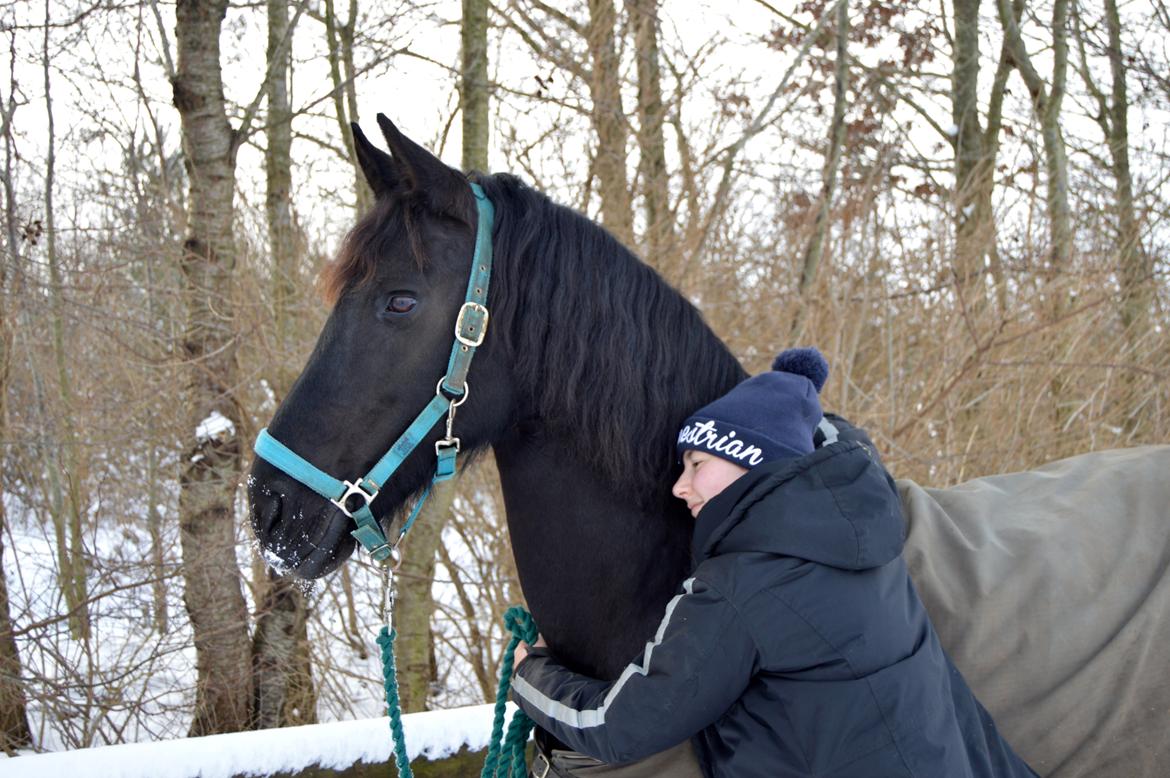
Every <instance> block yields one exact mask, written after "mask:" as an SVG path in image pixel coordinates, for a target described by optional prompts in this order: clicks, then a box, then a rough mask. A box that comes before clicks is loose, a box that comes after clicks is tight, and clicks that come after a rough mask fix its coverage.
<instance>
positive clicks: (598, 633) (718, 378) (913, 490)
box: [249, 116, 1170, 778]
mask: <svg viewBox="0 0 1170 778" xmlns="http://www.w3.org/2000/svg"><path fill="white" fill-rule="evenodd" d="M378 123H379V124H380V125H381V127H382V131H383V133H384V134H385V136H386V141H387V143H388V144H389V146H390V150H391V154H386V153H384V152H381V151H379V150H378V149H376V148H375V147H374V146H373V145H371V144H370V143H369V142H368V141H367V140H366V139H365V137H364V136H363V135H362V134H361V131H360V130H358V128H357V127H355V128H354V134H355V140H356V145H357V149H358V154H359V159H360V161H361V165H362V169H363V170H364V172H365V175H366V179H367V180H368V181H369V183H370V185H371V186H372V187H373V189H374V192H375V193H376V195H377V199H376V203H375V205H374V207H373V208H372V209H371V211H370V213H369V214H367V215H366V216H365V217H364V218H363V219H362V220H361V221H360V222H359V223H358V224H357V226H356V227H354V229H353V230H352V231H351V233H350V234H349V236H348V237H347V239H346V242H345V245H344V247H343V249H342V251H341V255H340V257H339V258H338V261H337V262H336V263H334V265H333V266H332V267H331V270H330V271H329V272H328V273H327V276H326V278H325V282H326V287H327V290H328V291H329V292H330V296H331V297H332V298H333V300H334V302H335V305H334V309H333V311H332V313H331V315H330V317H329V320H328V321H327V322H326V324H325V328H324V330H323V332H322V333H321V336H320V338H319V340H318V342H317V347H316V349H315V350H314V352H313V354H312V356H311V357H310V359H309V363H308V365H307V366H306V367H305V370H304V372H303V373H302V374H301V376H300V378H299V379H298V380H297V382H296V384H295V386H294V387H293V389H292V391H291V392H290V393H289V395H288V397H287V398H286V399H285V401H284V403H283V404H282V405H281V407H280V409H279V410H278V411H277V413H276V416H275V418H274V419H273V420H272V423H271V424H270V425H269V431H270V433H271V434H272V435H273V436H274V437H275V438H276V439H277V440H279V441H281V442H282V443H284V444H285V445H286V446H288V447H289V448H291V449H292V450H293V451H295V452H297V453H298V454H300V455H301V456H303V457H305V458H307V459H308V460H309V461H311V462H312V463H313V464H315V465H316V466H317V467H319V468H321V469H322V470H324V471H326V472H327V473H331V474H332V475H334V476H337V477H343V478H351V479H353V478H357V477H358V476H360V475H362V474H363V473H366V472H367V471H368V470H369V469H370V467H371V466H372V465H373V463H374V462H375V461H376V460H377V459H378V458H379V457H380V456H381V455H382V454H383V453H384V452H385V451H386V449H387V448H388V447H389V445H390V443H391V442H392V441H394V440H395V439H396V438H398V436H399V435H400V434H401V433H402V431H403V430H404V429H405V428H406V427H407V425H408V424H409V423H410V422H411V420H413V419H414V417H415V416H416V414H418V413H419V412H420V411H421V410H422V409H423V407H424V406H425V405H426V404H427V403H428V402H430V401H431V400H432V398H434V396H435V392H436V383H437V382H438V380H439V379H440V378H441V377H442V376H443V375H444V374H445V373H446V366H447V359H448V354H449V353H450V351H451V342H452V338H453V336H454V328H455V322H456V318H457V312H458V311H459V309H460V306H461V304H462V303H463V300H464V291H465V287H466V284H467V279H468V271H469V269H470V263H471V257H472V254H473V247H474V244H475V227H476V223H477V222H476V219H477V215H476V207H475V205H474V200H473V194H472V190H471V188H470V186H469V184H468V181H467V179H466V178H465V177H464V176H463V175H462V174H461V173H459V172H457V171H455V170H452V169H451V168H448V167H447V166H445V165H443V164H442V163H441V162H440V161H439V160H438V159H436V158H435V157H434V156H432V155H431V154H430V153H428V152H427V151H426V150H424V149H422V148H420V147H419V146H417V145H416V144H414V143H412V142H411V141H410V140H409V139H407V138H406V137H404V136H403V135H402V134H401V133H400V132H398V130H397V129H396V128H395V127H394V125H392V124H391V123H390V122H389V121H388V120H386V119H385V118H384V117H382V116H379V117H378ZM474 180H475V181H476V182H477V183H478V184H480V185H481V186H482V188H483V189H484V191H485V192H486V193H487V196H488V197H489V198H490V200H491V201H492V202H493V203H494V205H495V209H496V221H495V230H494V235H493V240H492V244H493V247H494V250H495V257H496V260H495V265H496V267H495V272H494V274H493V278H492V280H491V284H490V287H489V295H488V308H489V309H490V311H491V321H490V324H489V327H488V332H487V338H486V340H485V341H484V343H483V345H482V346H481V347H480V348H479V349H478V352H477V355H476V357H475V361H474V363H473V365H472V367H471V372H470V374H469V376H468V385H469V386H470V394H469V396H468V399H467V402H466V404H465V405H464V406H463V407H462V408H461V409H460V410H459V413H458V415H457V418H456V423H455V429H454V434H455V435H457V436H458V437H459V438H461V440H462V442H463V446H464V449H465V450H469V451H471V452H474V451H476V450H480V451H482V450H484V449H485V448H486V447H487V446H489V445H490V446H492V448H493V449H494V450H495V454H496V460H497V463H498V466H499V471H500V478H501V481H502V484H503V489H504V499H505V504H506V509H507V514H508V516H507V518H508V528H509V532H510V534H511V538H512V547H513V551H514V553H515V557H516V564H517V568H518V570H519V573H520V579H521V580H520V582H521V586H522V587H523V590H524V594H525V597H526V599H527V600H528V605H529V607H530V608H531V610H532V612H533V614H534V616H535V617H536V621H537V623H538V624H539V625H540V627H541V630H542V632H543V633H544V635H545V637H546V639H547V640H548V642H549V644H550V645H551V646H552V647H553V649H554V650H555V651H556V653H557V655H558V657H560V658H562V659H563V660H564V661H565V663H566V664H567V665H569V666H570V667H572V668H573V669H575V670H577V671H579V672H583V673H587V674H589V675H592V676H594V677H598V678H614V677H616V676H617V675H618V673H619V672H620V671H621V669H622V668H623V667H624V666H625V664H626V663H627V662H628V661H630V660H631V659H632V658H634V657H635V656H636V655H637V654H638V652H639V651H640V650H641V648H642V646H643V642H644V641H645V640H646V639H647V638H648V637H649V636H650V635H652V634H653V632H654V629H655V627H656V626H657V624H658V621H659V619H660V618H661V614H662V611H663V609H664V606H665V603H666V602H667V600H669V598H670V597H671V596H672V595H673V594H674V593H675V591H676V587H677V586H678V585H679V583H680V582H681V581H682V579H683V577H684V575H685V574H686V573H687V571H688V569H689V567H690V549H689V540H690V536H691V529H692V519H691V517H690V515H689V514H688V513H687V512H686V510H685V508H684V506H683V504H682V503H681V502H679V501H678V500H675V499H674V498H673V497H671V495H670V491H669V489H670V485H671V484H672V482H673V481H674V478H675V476H676V474H677V471H676V465H675V462H674V457H673V454H672V452H673V444H674V437H675V435H676V433H677V430H678V428H679V426H680V424H681V422H682V421H683V420H684V419H685V418H686V416H687V415H688V414H689V413H690V412H691V411H693V410H694V409H695V408H698V407H700V406H701V405H704V404H706V403H707V402H710V401H711V400H713V399H714V398H716V397H718V396H720V395H722V394H723V393H725V392H726V391H727V390H729V389H730V388H731V387H733V386H734V385H735V384H736V383H738V382H739V381H741V380H743V378H745V373H744V371H743V370H742V368H741V367H740V365H739V364H738V363H737V362H736V360H735V358H734V357H733V356H732V355H731V354H730V353H729V352H728V350H727V349H726V348H725V347H724V345H723V344H722V343H721V342H720V341H719V339H718V338H716V337H715V335H714V333H713V332H711V330H710V329H709V328H708V327H707V326H706V325H705V324H704V323H703V321H702V319H701V318H700V316H699V314H698V312H697V311H696V310H695V309H694V307H693V306H691V305H690V304H689V303H688V302H687V301H686V300H685V299H683V298H682V296H680V295H679V294H678V293H677V292H676V291H674V290H673V289H671V288H670V287H669V286H668V285H667V284H666V283H665V282H664V281H663V280H662V279H661V278H660V277H659V276H658V275H657V274H656V273H655V272H654V271H653V270H651V269H650V268H649V267H647V266H646V265H645V264H643V263H642V262H640V261H639V260H638V259H637V258H636V257H635V256H634V255H633V254H632V253H630V252H629V251H628V250H626V249H625V248H624V247H622V246H621V244H619V243H618V242H617V241H616V240H615V239H614V238H612V237H611V236H610V235H608V234H607V233H606V232H605V231H604V230H602V229H601V228H600V227H598V226H596V225H595V224H593V223H592V222H590V221H589V220H587V219H585V218H584V217H582V216H581V215H579V214H577V213H574V212H573V211H571V210H569V209H567V208H563V207H561V206H558V205H555V204H554V203H552V202H550V201H549V200H548V198H546V197H544V196H543V195H541V194H540V193H538V192H536V191H533V190H532V189H531V188H529V187H527V186H525V185H524V184H522V183H521V182H520V181H519V180H517V179H516V178H514V177H512V176H509V175H493V176H475V177H474ZM833 421H834V422H835V423H836V422H840V420H839V419H836V418H835V417H834V419H833ZM438 426H439V427H442V424H440V425H438ZM838 430H840V431H841V435H842V437H845V436H847V435H852V434H857V435H861V434H863V433H861V432H860V431H857V430H853V429H851V428H849V427H848V426H847V425H840V426H839V427H834V431H833V434H836V432H837V431H838ZM444 431H445V430H441V429H438V428H437V429H435V430H433V431H432V432H431V433H430V435H429V436H428V437H427V438H426V439H425V440H424V441H423V442H422V444H421V445H420V446H418V447H417V448H416V449H415V451H414V453H413V454H411V455H410V456H409V457H407V458H406V460H405V461H404V462H403V464H402V466H401V467H400V468H399V469H398V471H397V472H396V473H395V474H394V476H393V478H392V479H391V481H390V483H388V484H384V485H383V488H382V491H381V492H380V493H379V495H378V497H377V499H376V500H374V502H373V504H372V506H371V507H372V509H373V511H374V514H375V515H376V516H379V517H381V518H383V519H385V520H386V521H384V523H387V522H388V519H387V517H390V516H393V515H395V514H396V513H397V512H398V510H399V509H400V508H401V507H402V506H403V505H404V504H405V503H407V502H408V501H409V500H410V498H411V497H412V496H414V495H415V494H417V493H418V492H420V491H421V490H422V489H423V488H424V487H425V486H426V484H427V483H428V482H429V480H430V478H431V475H432V473H433V472H434V467H435V457H434V453H433V452H434V447H433V444H434V442H435V441H437V440H438V439H439V437H440V435H441V434H442V432H444ZM825 442H830V441H829V439H828V438H826V440H825ZM473 455H474V454H473ZM1167 463H1170V447H1168V446H1162V447H1149V448H1147V449H1132V450H1121V451H1105V452H1094V453H1091V454H1086V455H1082V456H1081V457H1075V458H1072V459H1069V460H1064V461H1062V462H1057V463H1052V464H1051V465H1047V466H1045V467H1044V468H1040V469H1039V470H1036V471H1033V472H1026V473H1016V474H1007V475H1002V476H993V477H988V478H984V479H977V480H976V481H973V482H970V483H968V484H962V485H960V486H958V487H955V488H954V489H950V490H946V489H944V490H938V489H922V488H921V487H919V486H918V485H916V484H913V483H912V482H907V481H900V482H899V487H900V489H901V490H902V492H903V504H904V508H905V509H906V515H907V539H906V551H905V554H906V559H907V562H908V563H909V565H910V568H911V572H912V574H914V577H915V580H916V585H917V587H918V588H919V591H920V593H921V594H922V596H923V600H924V602H925V603H926V606H927V609H928V611H929V612H930V614H931V619H932V620H933V621H934V622H935V625H936V627H937V628H938V630H939V634H940V635H941V636H942V639H943V645H944V646H945V647H946V649H947V651H948V652H950V653H951V655H952V657H953V658H954V659H955V662H956V664H957V665H958V666H959V667H960V668H961V669H962V671H963V673H964V674H965V675H966V676H967V678H968V680H969V681H970V682H971V685H972V688H974V689H975V691H976V693H977V694H978V695H979V696H980V698H981V699H982V700H983V701H984V702H985V703H987V704H988V707H989V709H991V710H992V711H993V713H995V715H996V717H997V720H999V721H1000V723H1001V730H1002V731H1003V732H1004V733H1005V734H1006V735H1007V736H1008V738H1009V740H1011V741H1012V742H1013V744H1014V745H1015V746H1016V747H1017V750H1019V751H1020V753H1021V755H1022V756H1023V757H1024V758H1025V759H1027V760H1028V761H1029V762H1030V763H1031V764H1033V765H1035V766H1036V767H1037V768H1039V769H1040V770H1041V771H1042V772H1043V773H1044V774H1047V775H1052V776H1054V777H1055V778H1066V776H1067V777H1068V778H1073V777H1074V776H1082V775H1099V774H1105V773H1108V774H1110V775H1127V776H1129V775H1133V776H1138V775H1143V776H1145V775H1149V776H1152V775H1161V774H1163V773H1164V769H1163V768H1164V766H1165V763H1166V759H1167V758H1168V757H1170V729H1168V728H1167V727H1166V726H1165V717H1164V716H1159V715H1152V714H1151V711H1165V710H1167V709H1170V708H1168V706H1170V684H1167V683H1165V682H1164V681H1162V680H1160V679H1164V677H1165V672H1164V668H1165V666H1166V661H1167V657H1168V656H1170V649H1168V648H1167V646H1170V617H1168V615H1167V614H1170V609H1168V608H1167V607H1166V605H1167V604H1170V575H1167V573H1166V571H1167V570H1168V569H1170V532H1167V531H1166V529H1167V527H1170V523H1168V519H1170V515H1168V514H1167V509H1166V506H1167V505H1170V480H1168V479H1166V477H1165V474H1166V471H1167V467H1168V466H1170V465H1168V464H1167ZM249 491H250V497H251V506H252V523H253V526H254V528H255V531H256V535H257V537H258V538H259V539H260V541H261V543H262V544H263V545H264V547H265V548H266V549H267V550H268V551H269V552H271V553H273V554H275V555H276V556H277V557H279V558H280V559H282V560H283V561H284V562H285V564H286V565H287V567H288V568H289V569H291V570H292V571H293V572H295V573H296V574H297V575H300V576H302V577H306V578H316V577H318V576H321V575H324V574H326V573H328V572H329V571H331V570H333V569H334V568H336V567H337V566H338V565H340V564H341V563H342V562H344V561H345V559H346V558H347V557H348V556H349V554H350V553H352V551H353V549H354V545H355V543H354V540H353V538H352V537H350V534H349V533H350V530H351V529H352V528H353V525H352V523H351V520H350V519H349V518H348V517H347V516H346V515H345V514H343V513H342V512H341V511H340V510H338V509H337V508H335V507H334V506H333V505H332V504H331V503H329V502H328V501H327V500H325V499H324V498H322V497H319V496H318V495H317V493H316V492H313V491H311V490H310V489H309V488H308V487H305V486H303V485H302V484H301V483H300V482H299V481H295V480H293V479H292V478H290V477H288V476H286V475H285V474H284V473H283V472H282V471H281V470H278V469H276V468H275V467H273V466H272V465H270V464H268V463H267V462H266V461H264V460H263V459H259V458H258V459H257V460H256V463H255V465H254V467H253V470H252V478H251V479H249ZM407 552H408V553H409V547H408V549H407ZM1119 571H1124V575H1122V574H1119ZM1086 582H1092V583H1091V585H1090V584H1089V583H1086ZM1090 614H1091V615H1090ZM1056 636H1059V637H1056Z"/></svg>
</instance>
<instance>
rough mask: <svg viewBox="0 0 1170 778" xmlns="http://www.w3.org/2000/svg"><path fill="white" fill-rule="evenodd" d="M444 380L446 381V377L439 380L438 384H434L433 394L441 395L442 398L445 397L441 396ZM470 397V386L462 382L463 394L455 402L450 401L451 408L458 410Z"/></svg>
mask: <svg viewBox="0 0 1170 778" xmlns="http://www.w3.org/2000/svg"><path fill="white" fill-rule="evenodd" d="M446 380H447V376H443V377H442V378H440V379H439V383H437V384H435V394H440V395H443V397H446V396H447V395H445V394H443V382H444V381H446ZM470 396H471V384H469V383H467V382H466V381H464V382H463V394H461V395H460V396H459V398H458V399H457V400H451V407H452V408H458V407H459V406H460V405H462V404H463V403H465V402H467V398H468V397H470Z"/></svg>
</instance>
